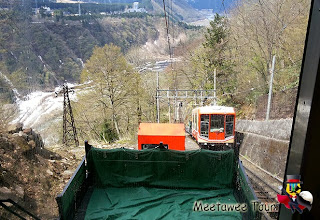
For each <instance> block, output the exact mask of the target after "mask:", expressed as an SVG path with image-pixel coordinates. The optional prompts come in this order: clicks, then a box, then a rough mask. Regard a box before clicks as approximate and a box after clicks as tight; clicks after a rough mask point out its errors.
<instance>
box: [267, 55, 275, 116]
mask: <svg viewBox="0 0 320 220" xmlns="http://www.w3.org/2000/svg"><path fill="white" fill-rule="evenodd" d="M275 62H276V55H273V58H272V66H271V76H270V82H269V85H270V86H269V96H268V107H267V114H266V121H268V120H269V115H270V106H271V96H272V83H273V74H274V65H275Z"/></svg>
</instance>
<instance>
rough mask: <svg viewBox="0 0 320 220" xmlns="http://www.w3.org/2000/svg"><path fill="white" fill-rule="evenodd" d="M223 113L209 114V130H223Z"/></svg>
mask: <svg viewBox="0 0 320 220" xmlns="http://www.w3.org/2000/svg"><path fill="white" fill-rule="evenodd" d="M223 130H224V115H211V124H210V132H223Z"/></svg>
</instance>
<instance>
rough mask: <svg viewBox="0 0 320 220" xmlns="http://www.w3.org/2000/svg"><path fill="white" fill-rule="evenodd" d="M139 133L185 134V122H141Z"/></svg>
mask: <svg viewBox="0 0 320 220" xmlns="http://www.w3.org/2000/svg"><path fill="white" fill-rule="evenodd" d="M139 135H148V136H149V135H152V136H185V130H184V124H169V123H140V125H139V131H138V136H139Z"/></svg>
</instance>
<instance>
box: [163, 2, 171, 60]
mask: <svg viewBox="0 0 320 220" xmlns="http://www.w3.org/2000/svg"><path fill="white" fill-rule="evenodd" d="M162 2H163V11H164V19H165V23H166V32H167V41H168V47H169V54H170V59H172V52H171V44H170V35H169V21H168V15H167V14H168V13H167V11H166V3H165V0H162Z"/></svg>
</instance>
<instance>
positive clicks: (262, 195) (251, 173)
mask: <svg viewBox="0 0 320 220" xmlns="http://www.w3.org/2000/svg"><path fill="white" fill-rule="evenodd" d="M242 158H243V157H242ZM254 166H256V165H254V164H250V166H248V164H247V166H244V168H245V171H246V174H247V176H248V178H249V180H250V182H251V185H252V188H253V190H254V192H255V194H256V196H257V198H258V200H259V201H260V202H261V204H266V205H268V204H269V205H271V204H278V201H277V194H281V190H280V189H278V188H277V187H275V186H274V185H275V184H277V185H282V181H280V180H279V179H276V178H274V176H272V175H270V174H269V173H267V172H264V173H263V176H264V177H263V178H262V177H261V173H262V172H263V171H262V170H259V172H260V176H259V175H257V174H256V173H257V172H256V170H255V169H257V166H256V167H254ZM272 180H273V181H272ZM271 181H272V183H271ZM278 212H279V206H278V205H277V206H276V208H274V209H270V210H267V211H263V212H262V214H263V215H264V218H265V219H277V217H278Z"/></svg>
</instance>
